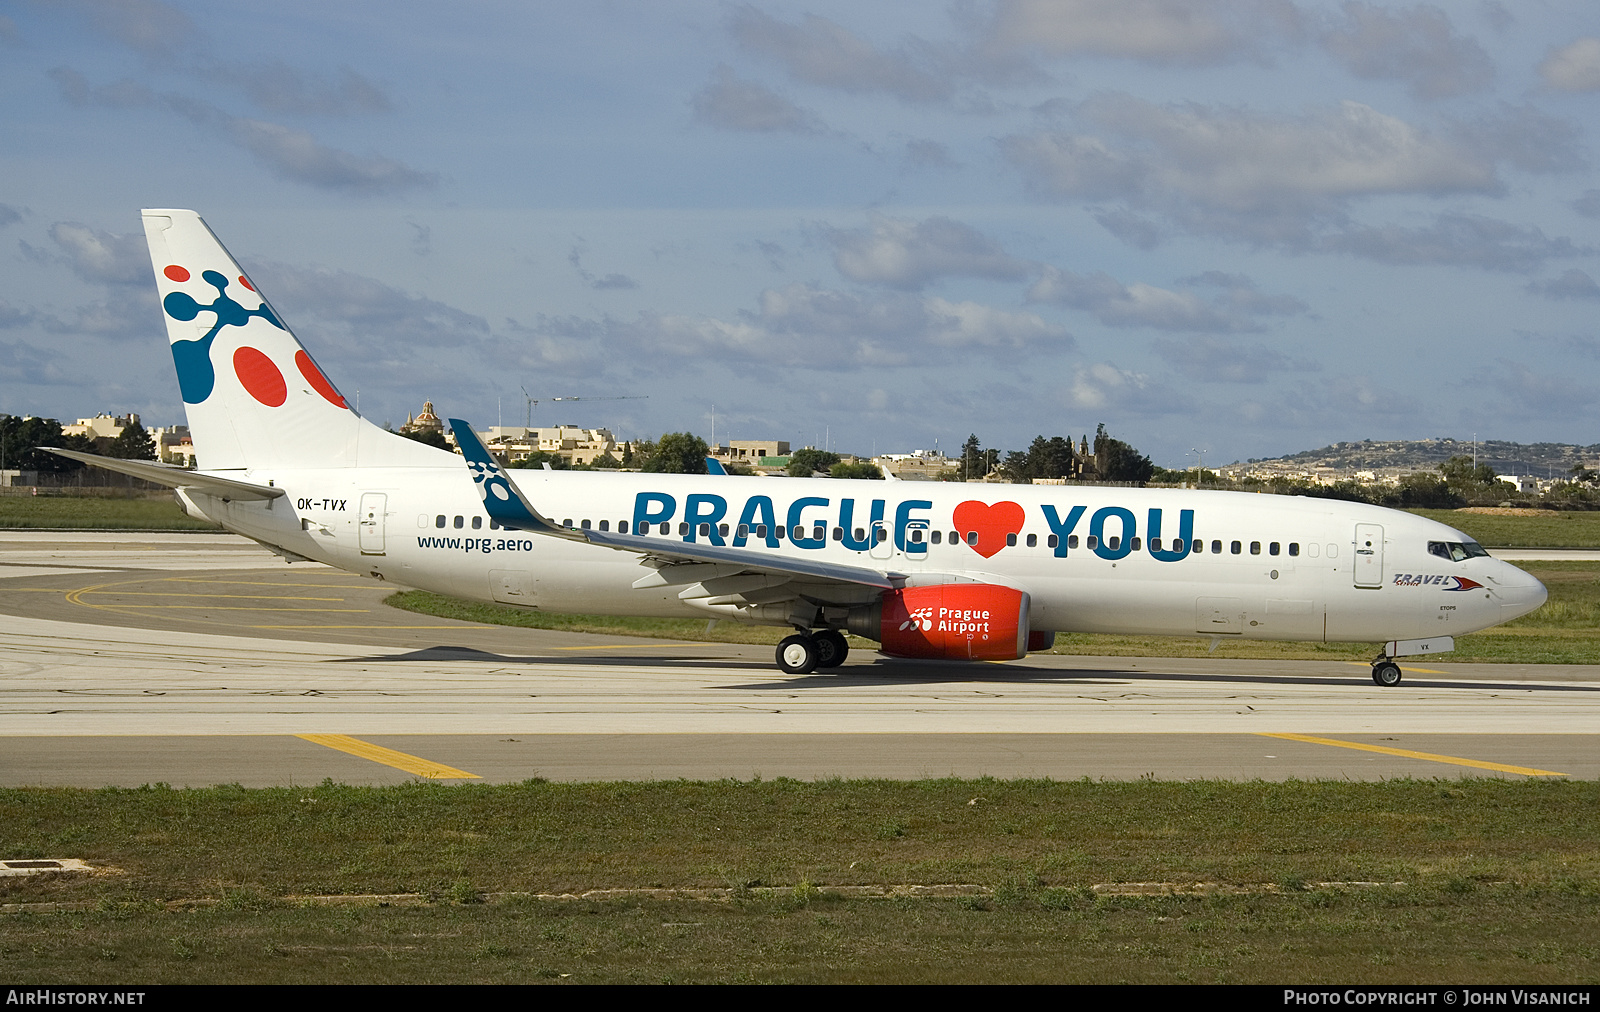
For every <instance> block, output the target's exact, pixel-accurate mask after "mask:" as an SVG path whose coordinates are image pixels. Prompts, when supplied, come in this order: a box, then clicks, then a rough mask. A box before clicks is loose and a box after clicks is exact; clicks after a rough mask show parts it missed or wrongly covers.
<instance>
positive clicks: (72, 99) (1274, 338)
mask: <svg viewBox="0 0 1600 1012" xmlns="http://www.w3.org/2000/svg"><path fill="white" fill-rule="evenodd" d="M1597 97H1600V5H1595V4H1593V3H1586V2H1581V0H1572V2H1527V3H1519V4H1515V5H1511V4H1500V3H1492V2H1477V0H1473V2H1463V3H1447V4H1443V5H1438V6H1435V5H1431V4H1386V3H1358V2H1349V3H1310V2H1307V3H1292V2H1289V0H1238V2H1201V0H1060V2H1043V0H996V2H983V0H962V2H958V3H954V4H951V5H948V6H945V7H935V6H932V5H928V4H887V3H886V4H873V5H861V4H845V3H802V4H792V3H752V4H730V3H677V4H660V3H604V2H600V3H588V4H577V5H555V4H526V3H462V4H454V5H448V6H446V5H440V4H411V3H384V4H322V3H319V4H310V3H296V2H280V3H275V4H271V5H261V4H235V3H231V2H218V0H213V2H210V3H206V4H199V3H188V2H177V3H163V2H158V0H122V2H101V3H95V2H73V0H57V2H48V3H46V2H28V0H22V2H17V3H12V4H8V5H6V6H5V7H0V124H3V128H4V133H3V135H0V136H3V138H4V143H3V144H0V257H3V258H4V263H5V269H4V270H3V271H0V411H7V412H11V413H17V414H29V413H32V414H43V415H50V416H57V417H62V418H70V417H76V416H78V415H80V414H92V413H94V412H95V411H99V410H108V411H112V412H122V411H127V410H134V411H138V412H140V413H141V414H142V415H144V416H145V418H146V421H147V423H148V424H166V423H171V422H174V421H179V420H181V417H182V414H181V410H182V406H181V402H180V400H179V397H178V391H177V384H176V382H175V377H174V375H173V373H172V368H171V360H170V357H169V356H168V355H167V353H166V352H165V350H164V348H163V347H162V346H163V345H164V343H165V338H164V336H163V332H162V324H161V317H160V313H159V309H158V308H157V306H156V303H155V299H154V294H153V292H154V287H153V285H152V283H151V279H150V267H149V262H148V259H147V257H146V255H145V252H144V244H143V237H142V233H141V232H140V229H139V221H138V209H139V208H141V207H192V208H194V209H196V210H198V211H199V212H200V213H201V214H202V215H204V216H205V218H206V219H207V221H208V222H209V223H210V224H211V226H212V228H213V229H214V230H215V231H216V232H217V233H218V235H219V236H220V237H221V238H222V240H223V241H224V242H225V243H226V244H228V246H229V248H230V249H231V250H232V251H233V253H234V254H235V256H237V257H238V258H239V259H240V260H241V262H243V263H244V265H245V266H246V268H247V269H248V270H249V271H250V273H251V275H252V277H253V278H255V280H256V281H257V282H258V283H259V284H260V286H261V287H262V289H263V291H264V292H265V294H266V295H267V296H268V298H270V299H271V300H272V301H273V304H274V305H275V307H276V308H277V309H278V310H279V311H280V312H281V314H282V315H283V317H284V318H285V320H286V322H287V323H288V324H289V325H290V326H291V327H292V328H293V329H294V330H295V332H296V333H297V335H298V336H299V337H300V339H301V340H302V341H303V342H304V343H305V344H306V345H307V346H308V347H310V348H311V349H312V351H313V352H314V353H315V354H316V355H317V357H318V358H319V360H320V361H321V362H322V363H323V364H324V366H325V367H326V368H327V371H328V372H329V373H330V375H331V376H332V377H333V378H334V380H335V382H337V383H338V384H339V385H340V387H341V388H342V389H344V390H345V391H346V392H351V391H356V390H359V391H360V396H361V410H362V412H363V414H365V415H367V416H368V417H370V418H372V419H374V420H375V421H378V422H380V423H382V422H385V421H392V422H394V423H396V424H398V423H399V422H401V421H403V420H404V418H405V416H406V414H407V413H408V412H413V411H415V410H417V409H418V407H420V405H421V402H422V401H423V399H424V398H427V399H431V400H433V401H434V402H435V403H436V405H437V406H438V408H439V410H440V413H441V414H449V415H455V416H459V417H466V418H469V419H471V420H473V421H474V422H475V423H476V424H478V425H479V426H480V427H482V426H488V425H493V424H495V423H496V421H497V420H503V421H504V422H505V423H506V424H515V423H517V422H518V421H519V420H520V419H521V418H522V417H523V415H524V412H525V409H526V406H525V400H524V396H523V393H522V388H523V387H526V388H527V390H528V391H529V392H530V393H532V395H533V396H535V397H538V398H540V399H541V401H542V403H540V404H539V405H538V406H537V408H535V409H534V419H535V422H536V424H540V423H542V424H554V423H557V422H566V423H572V424H579V425H602V424H603V425H610V426H611V427H612V428H613V429H615V430H616V431H617V432H618V433H619V435H624V436H655V435H659V434H660V433H661V432H664V431H677V430H685V429H687V430H692V431H694V432H697V433H699V434H701V435H703V436H706V437H708V438H709V437H710V436H711V435H712V413H713V411H715V417H716V436H717V437H718V438H719V439H721V440H726V439H728V438H751V439H754V438H777V439H787V440H790V441H791V442H793V443H795V444H796V445H801V444H808V443H817V444H818V445H821V444H822V442H823V441H825V440H826V441H830V442H831V445H832V446H833V447H834V448H835V449H842V450H846V451H854V452H861V453H869V452H873V451H878V452H884V451H891V450H907V449H911V448H914V447H928V446H932V445H933V444H934V443H935V442H936V441H937V442H938V444H939V445H940V446H941V447H945V448H954V447H956V446H959V444H960V442H961V441H962V440H963V439H964V438H965V437H966V435H967V434H968V433H969V432H975V433H977V434H978V435H979V437H980V438H981V439H982V440H983V442H984V444H985V445H987V446H999V447H1001V448H1005V449H1016V448H1020V447H1022V446H1025V445H1026V443H1027V442H1028V441H1029V440H1030V439H1031V438H1032V437H1033V436H1034V435H1037V434H1040V433H1043V434H1045V435H1057V434H1063V435H1072V436H1079V435H1082V434H1084V433H1086V432H1087V433H1092V432H1093V431H1094V429H1095V426H1096V425H1097V424H1098V423H1101V422H1104V423H1105V424H1106V425H1107V427H1108V429H1109V430H1110V431H1111V432H1112V433H1113V434H1115V435H1118V436H1120V437H1122V438H1124V439H1127V440H1128V441H1129V442H1131V443H1133V444H1134V445H1136V446H1138V447H1140V448H1141V449H1142V450H1144V451H1145V452H1148V453H1149V454H1151V456H1152V458H1153V459H1154V460H1155V461H1156V462H1157V463H1159V464H1164V465H1167V466H1174V467H1181V466H1183V465H1184V463H1185V461H1186V460H1187V461H1189V462H1192V459H1193V458H1192V455H1190V453H1189V451H1190V450H1191V449H1192V448H1195V447H1199V448H1201V449H1204V450H1205V451H1206V459H1207V460H1208V461H1216V462H1219V463H1220V462H1225V461H1229V460H1234V459H1242V458H1246V457H1263V456H1274V455H1277V454H1279V453H1286V452H1293V451H1296V450H1300V449H1306V448H1310V447H1313V446H1318V445H1322V444H1325V443H1329V442H1334V441H1338V440H1346V439H1363V438H1372V439H1393V438H1423V437H1428V436H1438V435H1453V436H1457V437H1460V438H1470V437H1471V435H1472V434H1473V433H1476V434H1477V435H1478V436H1479V438H1497V439H1513V440H1518V441H1523V442H1529V441H1537V440H1553V441H1563V442H1579V443H1593V442H1596V441H1600V434H1597V432H1596V429H1597V425H1596V423H1597V420H1600V408H1597V404H1600V398H1597V393H1600V381H1597V379H1596V375H1597V373H1600V333H1597V327H1596V324H1595V320H1596V311H1597V310H1600V283H1597V281H1596V279H1597V278H1600V262H1597V261H1596V251H1597V249H1600V175H1597V173H1596V170H1595V158H1596V148H1595V132H1596V131H1595V128H1596V126H1597V119H1600V116H1597V113H1600V103H1597V101H1596V99H1597ZM559 396H588V397H601V396H630V397H639V398H647V399H639V400H628V401H617V402H612V403H607V402H601V401H595V402H593V403H584V402H578V403H568V404H555V403H550V401H549V399H550V398H553V397H559Z"/></svg>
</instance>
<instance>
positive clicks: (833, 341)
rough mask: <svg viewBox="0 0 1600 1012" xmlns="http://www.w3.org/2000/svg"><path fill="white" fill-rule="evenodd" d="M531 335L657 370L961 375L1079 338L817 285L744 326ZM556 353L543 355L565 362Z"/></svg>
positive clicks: (570, 327)
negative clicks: (1002, 357) (975, 359)
mask: <svg viewBox="0 0 1600 1012" xmlns="http://www.w3.org/2000/svg"><path fill="white" fill-rule="evenodd" d="M526 329H527V330H528V331H529V332H531V333H533V334H537V335H543V336H545V337H550V338H561V339H566V340H579V341H583V342H587V344H588V346H589V347H590V348H592V349H596V350H597V352H598V353H599V354H602V355H605V356H609V357H610V359H611V360H613V361H617V362H623V363H629V362H636V363H638V364H640V365H643V366H647V367H649V368H653V369H654V368H662V367H669V366H672V365H674V364H676V363H693V362H698V361H704V360H706V359H714V360H716V361H720V362H739V363H748V364H755V365H764V366H774V365H781V366H782V368H784V369H787V370H795V369H803V370H809V369H822V370H828V369H842V368H891V367H903V366H942V367H948V366H953V367H957V368H959V367H960V366H961V365H962V364H963V363H965V362H969V361H972V356H982V357H983V358H985V359H988V358H992V357H993V356H994V355H995V354H997V353H1003V352H1008V351H1013V350H1016V349H1021V348H1025V347H1034V348H1043V349H1046V350H1050V351H1066V350H1069V349H1071V348H1072V347H1073V346H1074V343H1075V342H1074V340H1073V338H1072V335H1070V334H1068V333H1067V332H1066V331H1065V330H1063V329H1062V328H1060V327H1057V326H1055V325H1054V324H1051V323H1048V322H1046V321H1045V320H1044V319H1042V318H1040V317H1039V316H1037V315H1036V314H1033V313H1026V312H1013V311H1009V310H1003V309H996V308H994V307H992V306H985V305H982V304H979V303H975V302H951V301H948V300H945V299H940V298H921V297H917V296H913V295H908V294H902V293H889V294H885V295H880V296H875V297H871V298H866V297H862V296H858V295H854V294H851V293H848V292H840V291H834V290H830V289H825V288H819V287H817V286H814V285H799V284H796V285H789V286H787V287H784V288H775V289H768V290H766V291H764V292H762V293H761V294H760V296H759V297H758V298H757V308H756V309H755V310H753V311H746V312H741V313H740V314H739V316H738V318H736V319H733V320H722V319H718V318H716V317H712V316H686V315H674V314H659V313H641V314H640V315H639V316H638V317H637V318H636V319H634V320H632V321H623V320H616V319H612V318H609V317H607V318H605V319H603V320H598V321H596V320H582V319H576V318H570V317H569V318H562V319H551V318H540V319H539V320H538V321H537V322H536V323H535V325H533V326H532V327H529V328H526ZM557 352H558V348H557V347H555V346H551V347H549V348H547V349H546V351H545V352H541V354H545V353H557Z"/></svg>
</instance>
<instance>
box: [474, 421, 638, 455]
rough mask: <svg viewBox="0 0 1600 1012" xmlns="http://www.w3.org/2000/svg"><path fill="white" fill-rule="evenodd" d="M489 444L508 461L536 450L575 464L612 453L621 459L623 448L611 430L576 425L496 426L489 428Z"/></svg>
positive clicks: (532, 453)
mask: <svg viewBox="0 0 1600 1012" xmlns="http://www.w3.org/2000/svg"><path fill="white" fill-rule="evenodd" d="M486 442H487V444H488V446H489V448H490V449H492V450H496V451H498V452H500V453H503V454H505V456H506V459H507V460H508V461H513V462H515V461H522V460H527V459H528V458H529V457H531V456H533V455H534V454H535V453H553V454H556V455H557V456H559V457H562V458H563V459H565V460H566V461H567V462H568V463H570V464H574V465H582V464H592V463H594V462H595V460H596V459H597V458H600V457H604V456H605V455H606V454H608V453H609V454H610V455H611V457H612V459H614V460H616V461H618V462H620V461H621V460H622V450H621V448H620V447H619V446H618V444H617V438H616V436H614V435H612V433H611V430H610V429H580V428H578V427H577V426H575V425H553V426H548V427H544V428H533V429H529V428H524V427H523V426H520V425H516V426H503V425H497V426H495V427H493V428H491V429H490V430H489V431H488V439H487V440H486Z"/></svg>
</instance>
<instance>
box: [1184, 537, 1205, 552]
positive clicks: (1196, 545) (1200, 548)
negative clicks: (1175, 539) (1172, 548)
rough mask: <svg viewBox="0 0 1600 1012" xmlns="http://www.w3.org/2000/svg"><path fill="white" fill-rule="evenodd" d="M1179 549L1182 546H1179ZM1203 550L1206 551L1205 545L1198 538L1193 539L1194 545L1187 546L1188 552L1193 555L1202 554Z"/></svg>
mask: <svg viewBox="0 0 1600 1012" xmlns="http://www.w3.org/2000/svg"><path fill="white" fill-rule="evenodd" d="M1179 547H1180V548H1181V547H1182V545H1181V544H1180V545H1179ZM1205 550H1206V543H1205V542H1204V541H1201V540H1200V539H1199V538H1195V539H1194V544H1193V545H1190V546H1189V551H1191V552H1193V553H1194V554H1195V555H1199V554H1200V553H1201V552H1203V551H1205Z"/></svg>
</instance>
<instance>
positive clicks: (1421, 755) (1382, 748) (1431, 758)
mask: <svg viewBox="0 0 1600 1012" xmlns="http://www.w3.org/2000/svg"><path fill="white" fill-rule="evenodd" d="M1256 733H1257V734H1258V735H1260V736H1261V737H1263V738H1283V739H1286V740H1288V741H1304V742H1310V743H1311V744H1313V745H1332V746H1334V747H1335V748H1353V749H1358V750H1359V751H1362V752H1381V753H1383V754H1384V755H1397V756H1401V757H1403V758H1406V759H1425V760H1427V761H1428V762H1435V763H1450V764H1451V765H1453V766H1471V767H1473V768H1475V769H1480V770H1495V771H1497V772H1500V773H1519V774H1521V775H1522V776H1525V777H1565V776H1570V775H1571V774H1568V773H1555V772H1552V771H1551V770H1536V769H1532V768H1531V767H1528V766H1508V765H1506V764H1505V763H1491V762H1484V761H1483V760H1481V759H1462V758H1459V757H1457V756H1450V755H1435V754H1434V753H1432V752H1412V751H1410V750H1409V749H1403V748H1389V747H1388V746H1387V745H1366V744H1363V743H1362V742H1358V741H1340V740H1339V739H1337V738H1317V737H1315V736H1313V735H1309V734H1273V733H1270V732H1267V731H1257V732H1256Z"/></svg>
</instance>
